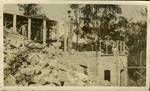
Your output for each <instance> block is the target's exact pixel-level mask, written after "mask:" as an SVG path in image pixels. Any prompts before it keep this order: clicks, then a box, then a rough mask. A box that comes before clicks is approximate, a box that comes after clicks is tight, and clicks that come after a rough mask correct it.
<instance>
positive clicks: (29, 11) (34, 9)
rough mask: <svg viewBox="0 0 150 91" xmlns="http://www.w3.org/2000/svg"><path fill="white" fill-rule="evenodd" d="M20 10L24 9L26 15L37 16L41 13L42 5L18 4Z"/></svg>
mask: <svg viewBox="0 0 150 91" xmlns="http://www.w3.org/2000/svg"><path fill="white" fill-rule="evenodd" d="M18 6H19V10H20V11H23V14H24V15H29V16H37V15H41V7H40V5H38V4H18Z"/></svg>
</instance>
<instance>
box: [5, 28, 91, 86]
mask: <svg viewBox="0 0 150 91" xmlns="http://www.w3.org/2000/svg"><path fill="white" fill-rule="evenodd" d="M4 49H5V50H4V81H5V85H9V86H10V85H11V86H15V85H17V86H30V85H32V86H35V85H36V86H37V85H49V86H76V85H78V86H87V85H92V84H94V82H93V81H92V80H91V79H90V78H89V76H88V75H85V74H83V73H80V72H78V71H77V70H76V67H78V65H75V64H72V65H71V64H70V63H67V62H65V60H64V58H63V52H62V51H61V50H59V49H56V47H54V46H50V47H46V45H43V44H39V43H35V42H33V41H31V40H28V39H27V38H26V37H24V36H22V35H20V34H17V33H11V32H9V31H4Z"/></svg>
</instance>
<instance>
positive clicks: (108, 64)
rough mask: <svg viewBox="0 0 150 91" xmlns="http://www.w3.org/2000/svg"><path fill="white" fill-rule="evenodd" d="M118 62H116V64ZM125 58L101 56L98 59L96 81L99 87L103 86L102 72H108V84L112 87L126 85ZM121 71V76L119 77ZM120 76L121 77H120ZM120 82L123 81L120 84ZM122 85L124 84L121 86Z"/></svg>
mask: <svg viewBox="0 0 150 91" xmlns="http://www.w3.org/2000/svg"><path fill="white" fill-rule="evenodd" d="M117 61H118V62H117ZM123 65H124V66H123ZM126 67H127V57H126V56H119V57H118V58H115V57H114V56H102V57H99V58H98V75H97V80H98V83H99V85H105V84H106V83H105V80H104V71H105V70H110V84H111V85H112V86H120V85H126V84H127V81H126V80H127V70H126V69H125V68H126ZM121 70H122V72H123V73H122V75H120V73H121ZM121 76H122V77H121ZM120 78H122V80H120ZM120 81H124V82H121V83H120ZM123 83H124V84H123Z"/></svg>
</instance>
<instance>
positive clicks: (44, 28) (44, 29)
mask: <svg viewBox="0 0 150 91" xmlns="http://www.w3.org/2000/svg"><path fill="white" fill-rule="evenodd" d="M43 44H46V20H43Z"/></svg>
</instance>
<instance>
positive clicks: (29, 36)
mask: <svg viewBox="0 0 150 91" xmlns="http://www.w3.org/2000/svg"><path fill="white" fill-rule="evenodd" d="M28 39H31V18H28Z"/></svg>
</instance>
